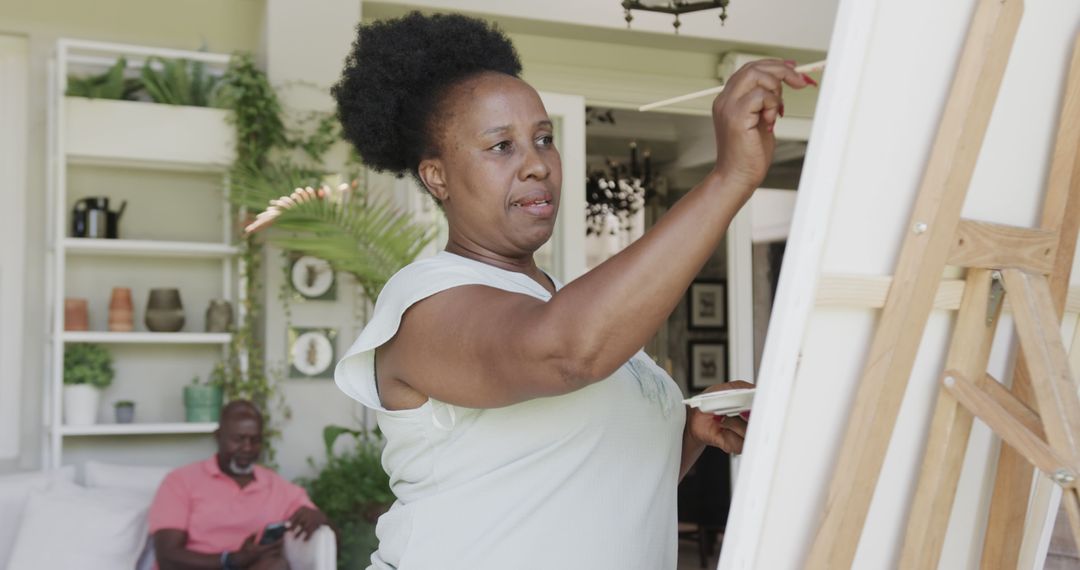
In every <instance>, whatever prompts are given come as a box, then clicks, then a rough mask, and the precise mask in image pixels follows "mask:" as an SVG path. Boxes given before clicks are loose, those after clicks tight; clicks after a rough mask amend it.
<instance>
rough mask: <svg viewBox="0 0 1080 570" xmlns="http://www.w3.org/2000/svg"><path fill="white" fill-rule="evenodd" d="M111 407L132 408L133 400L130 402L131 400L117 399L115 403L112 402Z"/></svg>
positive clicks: (133, 405)
mask: <svg viewBox="0 0 1080 570" xmlns="http://www.w3.org/2000/svg"><path fill="white" fill-rule="evenodd" d="M113 407H116V408H134V407H135V402H132V401H131V400H119V401H117V402H116V403H114V404H113Z"/></svg>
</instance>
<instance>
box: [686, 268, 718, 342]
mask: <svg viewBox="0 0 1080 570" xmlns="http://www.w3.org/2000/svg"><path fill="white" fill-rule="evenodd" d="M689 295H690V297H689V299H688V302H687V303H686V305H687V308H688V310H689V312H690V314H689V318H688V319H687V322H688V323H689V328H690V329H693V330H724V329H726V328H727V283H726V282H724V281H722V280H721V281H695V282H693V283H691V284H690V291H689Z"/></svg>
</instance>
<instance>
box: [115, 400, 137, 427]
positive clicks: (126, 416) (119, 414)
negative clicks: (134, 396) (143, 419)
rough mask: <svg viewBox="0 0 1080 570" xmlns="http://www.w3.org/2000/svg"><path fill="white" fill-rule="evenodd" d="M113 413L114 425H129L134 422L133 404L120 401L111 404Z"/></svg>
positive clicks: (129, 401)
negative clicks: (114, 417)
mask: <svg viewBox="0 0 1080 570" xmlns="http://www.w3.org/2000/svg"><path fill="white" fill-rule="evenodd" d="M113 413H114V414H115V416H116V423H118V424H130V423H131V422H133V421H135V402H132V401H131V400H120V401H119V402H116V403H115V404H113Z"/></svg>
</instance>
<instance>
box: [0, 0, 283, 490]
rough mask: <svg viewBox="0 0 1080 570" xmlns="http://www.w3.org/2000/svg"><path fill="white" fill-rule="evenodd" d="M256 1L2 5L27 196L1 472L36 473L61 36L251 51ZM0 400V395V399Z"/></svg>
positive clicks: (26, 0) (258, 15)
mask: <svg viewBox="0 0 1080 570" xmlns="http://www.w3.org/2000/svg"><path fill="white" fill-rule="evenodd" d="M263 19H264V3H263V2H262V1H261V0H184V1H182V2H163V1H159V0H155V1H140V0H93V1H86V0H4V1H3V2H0V33H2V34H12V35H21V36H25V37H27V38H28V39H29V43H30V58H31V61H30V73H31V76H30V93H29V102H30V109H29V111H30V115H29V121H28V122H29V125H30V133H29V141H28V142H29V149H28V153H27V154H28V164H27V196H26V231H27V234H26V249H27V252H26V267H25V280H24V291H23V295H24V299H23V301H24V306H26V307H27V310H26V312H25V315H24V321H25V324H24V333H25V334H24V343H23V347H24V348H23V363H22V368H23V378H24V380H23V386H22V400H23V402H22V406H21V409H22V416H21V418H20V423H21V426H22V429H21V437H20V444H19V447H20V456H19V458H18V459H16V460H14V461H0V472H5V471H11V470H16V469H35V468H37V467H39V465H40V451H41V441H42V440H41V437H42V430H41V423H42V422H41V383H42V381H43V374H44V372H43V361H44V348H43V346H44V342H45V332H46V329H45V316H44V307H45V298H44V288H45V247H44V242H45V220H46V218H45V197H46V185H45V184H46V183H45V102H46V99H47V96H46V77H47V72H48V71H47V70H48V65H47V64H48V60H49V57H50V56H51V55H52V53H53V49H54V46H55V42H56V39H57V38H60V37H71V38H80V39H90V40H99V41H109V42H118V43H135V44H147V45H156V46H163V47H171V48H179V49H198V48H199V47H201V46H202V45H203V42H204V41H205V43H206V45H207V47H208V49H210V50H213V51H219V52H231V51H234V50H252V51H254V50H257V49H258V48H259V44H260V34H261V30H262V27H263ZM0 397H2V396H0Z"/></svg>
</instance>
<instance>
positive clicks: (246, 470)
mask: <svg viewBox="0 0 1080 570" xmlns="http://www.w3.org/2000/svg"><path fill="white" fill-rule="evenodd" d="M229 471H232V472H233V475H251V474H252V473H254V472H255V463H251V464H250V465H248V466H247V467H241V466H240V464H238V463H237V462H236V459H235V458H234V459H230V460H229Z"/></svg>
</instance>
